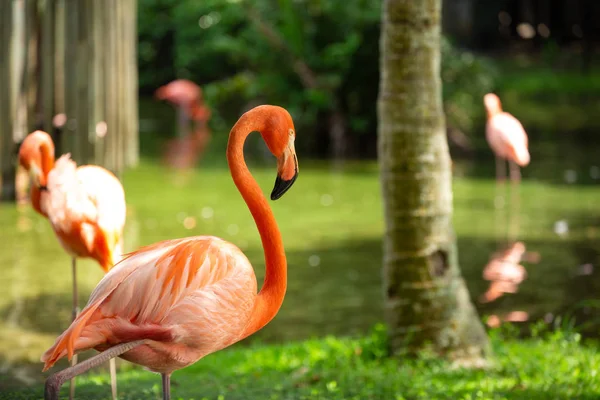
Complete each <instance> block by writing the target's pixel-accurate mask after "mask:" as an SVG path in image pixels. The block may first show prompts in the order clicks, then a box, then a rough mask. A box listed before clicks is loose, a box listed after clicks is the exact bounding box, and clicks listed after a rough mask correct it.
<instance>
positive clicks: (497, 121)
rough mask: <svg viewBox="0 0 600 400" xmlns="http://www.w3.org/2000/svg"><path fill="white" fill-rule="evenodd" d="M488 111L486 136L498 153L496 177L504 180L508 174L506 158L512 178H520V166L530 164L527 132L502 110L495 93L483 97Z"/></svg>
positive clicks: (516, 179)
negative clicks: (505, 163)
mask: <svg viewBox="0 0 600 400" xmlns="http://www.w3.org/2000/svg"><path fill="white" fill-rule="evenodd" d="M483 103H484V105H485V108H486V111H487V124H486V127H485V136H486V139H487V142H488V144H489V145H490V147H491V148H492V151H493V152H494V154H495V155H496V178H497V179H498V181H503V180H504V178H505V176H506V169H505V168H506V166H505V165H504V160H507V161H508V164H509V167H510V178H511V180H515V181H518V180H520V172H519V168H518V167H519V166H520V167H525V166H527V165H528V164H529V161H530V156H529V150H528V139H527V134H526V133H525V129H524V128H523V125H521V123H520V122H519V120H518V119H516V118H515V117H513V116H512V115H511V114H509V113H507V112H504V111H502V104H501V103H500V98H499V97H498V96H497V95H495V94H494V93H488V94H486V95H485V96H484V97H483Z"/></svg>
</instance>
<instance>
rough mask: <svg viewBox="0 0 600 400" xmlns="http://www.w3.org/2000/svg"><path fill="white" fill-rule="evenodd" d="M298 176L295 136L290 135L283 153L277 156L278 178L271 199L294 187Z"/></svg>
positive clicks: (277, 197)
mask: <svg viewBox="0 0 600 400" xmlns="http://www.w3.org/2000/svg"><path fill="white" fill-rule="evenodd" d="M297 177H298V158H297V157H296V149H295V148H294V136H293V135H292V136H290V140H289V142H288V145H287V146H286V147H285V149H284V150H283V154H282V155H281V156H280V157H279V158H277V179H275V187H273V191H272V192H271V200H277V199H279V198H280V197H281V196H283V195H284V193H285V192H287V191H288V190H289V188H291V187H292V185H293V184H294V182H295V181H296V178H297Z"/></svg>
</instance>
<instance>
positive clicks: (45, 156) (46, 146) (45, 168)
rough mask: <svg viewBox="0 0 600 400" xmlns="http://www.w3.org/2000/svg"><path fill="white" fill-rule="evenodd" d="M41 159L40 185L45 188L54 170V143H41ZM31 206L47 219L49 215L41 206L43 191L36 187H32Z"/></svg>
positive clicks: (45, 141)
mask: <svg viewBox="0 0 600 400" xmlns="http://www.w3.org/2000/svg"><path fill="white" fill-rule="evenodd" d="M40 156H41V157H40V158H41V165H40V166H39V167H40V169H41V174H42V175H41V176H40V183H41V184H42V185H44V186H46V185H47V184H48V174H49V173H50V171H51V170H52V168H54V143H52V142H51V139H50V141H48V140H42V142H41V143H40ZM30 196H31V206H32V207H33V209H34V210H35V211H37V212H38V213H40V214H42V215H43V216H44V217H47V216H48V214H47V213H46V212H44V211H43V210H42V206H41V198H42V191H41V190H40V188H39V187H37V186H36V185H32V186H31V194H30Z"/></svg>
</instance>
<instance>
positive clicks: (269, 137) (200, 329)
mask: <svg viewBox="0 0 600 400" xmlns="http://www.w3.org/2000/svg"><path fill="white" fill-rule="evenodd" d="M253 131H258V132H260V133H261V135H262V137H263V139H264V141H265V142H266V144H267V146H268V148H269V150H270V151H271V153H273V155H275V156H276V157H277V179H276V180H275V186H274V188H273V191H272V193H271V200H276V199H278V198H280V197H281V196H282V195H283V194H284V193H285V192H286V191H287V190H288V189H289V188H290V187H291V186H292V184H293V183H294V181H295V180H296V177H297V174H298V161H297V158H296V151H295V149H294V140H295V137H296V134H295V131H294V124H293V122H292V118H291V116H290V115H289V113H288V112H287V111H286V110H285V109H283V108H281V107H277V106H269V105H265V106H258V107H256V108H253V109H252V110H250V111H248V112H246V113H245V114H244V115H242V116H241V117H240V119H239V120H238V122H237V123H236V124H235V125H234V127H233V128H232V130H231V132H230V135H229V142H228V145H227V161H228V164H229V169H230V171H231V175H232V178H233V182H234V183H235V185H236V187H237V188H238V190H239V192H240V193H241V195H242V197H243V199H244V201H245V202H246V204H247V206H248V208H249V209H250V212H251V213H252V216H253V218H254V221H255V223H256V226H257V228H258V232H259V234H260V238H261V241H262V245H263V248H264V256H265V265H266V272H265V280H264V283H263V286H262V289H261V290H260V292H259V293H258V294H257V293H256V291H257V282H256V276H255V275H254V271H253V269H252V266H251V264H250V262H249V261H248V259H247V258H246V256H245V255H244V254H243V253H242V251H241V250H240V249H239V248H238V247H236V246H235V245H233V244H231V243H228V242H226V241H224V240H222V239H219V238H217V237H214V236H196V237H189V238H184V239H175V240H167V241H163V242H159V243H155V244H153V245H150V246H147V247H143V248H141V249H139V250H137V251H135V252H133V253H131V254H128V255H127V256H126V257H125V258H124V259H123V260H122V261H121V262H119V263H118V264H117V265H116V266H115V267H114V268H113V269H112V270H111V271H110V272H109V273H108V274H107V275H106V276H105V277H104V278H103V279H102V280H101V281H100V283H99V284H98V286H97V287H96V289H95V290H94V292H93V293H92V295H91V297H90V299H89V301H88V304H87V305H86V307H85V308H84V309H83V310H82V311H81V314H79V316H78V317H77V319H76V320H75V321H74V322H73V323H72V324H71V326H70V327H69V328H68V329H67V330H66V331H65V332H64V333H63V334H62V335H61V336H60V337H59V338H58V339H57V340H56V342H55V343H54V345H53V346H52V347H51V348H50V349H49V350H48V351H46V353H44V355H43V356H42V361H43V362H45V366H44V370H47V369H48V368H50V367H52V365H54V363H55V362H56V361H57V360H59V359H60V358H62V357H64V356H68V357H69V358H71V357H72V356H73V354H75V353H77V352H80V351H83V350H87V349H90V348H94V349H96V350H98V351H101V353H100V354H98V355H96V356H94V357H92V358H90V359H88V360H86V361H83V362H82V363H80V364H77V365H75V366H73V367H70V368H68V369H65V370H63V371H61V372H58V373H56V374H54V375H52V376H51V377H49V378H48V380H47V381H46V390H45V399H47V400H56V399H58V392H59V389H60V386H61V385H62V383H63V382H65V381H66V380H68V379H71V378H72V377H74V376H76V375H79V374H81V373H83V372H85V371H87V370H89V369H90V368H92V367H94V366H96V365H98V364H99V363H101V362H104V361H106V360H107V359H110V358H113V357H117V356H118V357H121V358H123V359H125V360H128V361H131V362H133V363H136V364H139V365H142V366H144V367H146V368H148V369H149V370H151V371H154V372H158V373H160V374H162V384H163V399H165V400H166V399H170V377H171V374H172V373H173V371H176V370H178V369H181V368H184V367H186V366H188V365H190V364H193V363H195V362H196V361H198V360H199V359H201V358H202V357H204V356H206V355H208V354H210V353H213V352H216V351H218V350H221V349H223V348H225V347H227V346H229V345H231V344H233V343H235V342H238V341H240V340H242V339H244V338H246V337H247V336H249V335H251V334H253V333H254V332H256V331H258V330H259V329H261V328H262V327H264V326H265V325H266V324H267V323H268V322H269V321H271V320H272V319H273V318H274V317H275V315H276V314H277V312H278V311H279V308H280V306H281V304H282V302H283V298H284V295H285V291H286V286H287V261H286V256H285V251H284V247H283V241H282V239H281V234H280V232H279V228H278V227H277V223H276V221H275V217H274V216H273V213H272V211H271V208H270V207H269V204H268V203H267V201H266V199H265V197H264V196H263V194H262V192H261V190H260V187H259V186H258V184H257V183H256V181H255V180H254V179H253V177H252V175H251V174H250V171H249V170H248V168H247V166H246V163H245V162H244V155H243V151H244V150H243V147H244V141H245V139H246V137H247V136H248V135H249V134H250V133H251V132H253Z"/></svg>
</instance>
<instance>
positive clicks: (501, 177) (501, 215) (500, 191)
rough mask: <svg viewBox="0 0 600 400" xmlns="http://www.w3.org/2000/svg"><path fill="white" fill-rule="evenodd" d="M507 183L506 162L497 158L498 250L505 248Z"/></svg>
mask: <svg viewBox="0 0 600 400" xmlns="http://www.w3.org/2000/svg"><path fill="white" fill-rule="evenodd" d="M505 182H506V160H505V159H503V158H501V157H498V156H496V195H495V198H494V211H495V213H494V214H495V216H496V237H497V248H498V249H501V248H502V247H503V245H504V244H503V241H504V238H503V236H504V234H505V233H504V230H503V226H504V225H505V222H506V221H505V218H506V214H505V212H504V209H505V207H504V206H505V198H504V195H505V186H504V183H505Z"/></svg>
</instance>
